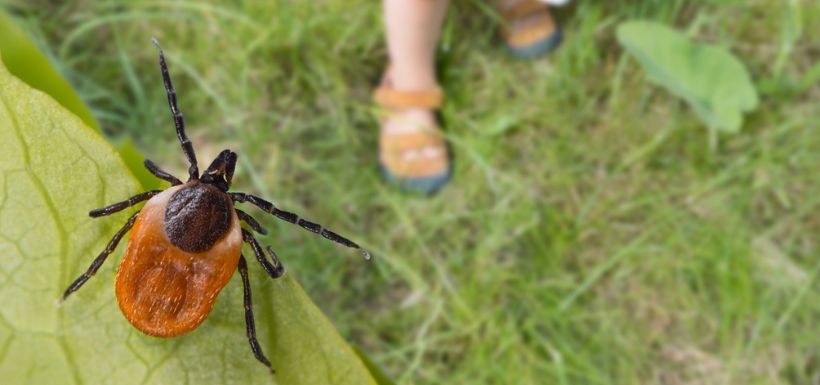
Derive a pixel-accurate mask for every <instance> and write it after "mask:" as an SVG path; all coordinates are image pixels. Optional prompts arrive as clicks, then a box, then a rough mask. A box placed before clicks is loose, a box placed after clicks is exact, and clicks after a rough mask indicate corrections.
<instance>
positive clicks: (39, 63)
mask: <svg viewBox="0 0 820 385" xmlns="http://www.w3.org/2000/svg"><path fill="white" fill-rule="evenodd" d="M0 36H2V37H3V38H2V39H0V52H2V53H3V57H2V61H3V63H4V64H5V65H6V68H7V69H8V71H9V72H10V73H11V74H12V75H14V76H15V77H17V78H18V79H20V80H22V81H23V82H25V83H26V84H28V85H29V86H31V87H33V88H36V89H38V90H40V91H43V92H45V93H47V94H48V95H50V96H51V97H52V98H54V100H56V101H57V102H58V103H60V104H61V105H62V106H63V107H65V108H66V109H68V110H69V111H71V112H72V113H74V115H76V116H78V117H79V118H80V119H82V121H83V123H85V124H86V125H87V126H89V127H92V128H94V129H95V130H97V131H101V130H100V125H99V123H98V122H97V120H96V119H94V116H93V115H92V114H91V110H90V109H89V108H88V106H86V104H85V103H84V102H83V101H82V99H80V97H79V95H77V93H76V92H74V89H73V88H72V87H71V84H69V83H68V82H67V81H66V80H65V79H64V78H63V77H62V76H61V75H60V73H59V72H57V70H55V69H54V67H53V66H52V65H51V63H50V62H49V60H48V58H46V56H45V55H43V53H42V52H40V50H39V49H37V46H36V45H35V44H34V43H33V42H32V41H31V39H29V38H28V36H26V34H25V33H23V31H22V30H21V29H20V28H19V27H18V26H17V25H16V24H15V23H14V21H13V20H12V18H11V17H9V16H8V15H7V14H6V13H5V12H3V11H2V10H0ZM117 151H118V152H119V153H120V155H122V157H123V160H125V164H126V166H128V168H129V169H130V170H131V172H132V173H134V175H135V176H136V177H137V179H138V180H139V181H140V183H142V187H143V188H145V189H146V190H150V189H154V188H157V187H159V183H158V182H157V179H156V178H154V177H153V175H151V173H149V172H148V171H147V170H146V169H145V167H143V165H142V159H141V158H142V157H141V156H139V157H137V156H136V155H137V154H139V151H137V149H136V147H134V144H133V143H132V142H131V141H130V140H128V141H124V142H123V143H121V144H119V145H117ZM137 158H139V159H137Z"/></svg>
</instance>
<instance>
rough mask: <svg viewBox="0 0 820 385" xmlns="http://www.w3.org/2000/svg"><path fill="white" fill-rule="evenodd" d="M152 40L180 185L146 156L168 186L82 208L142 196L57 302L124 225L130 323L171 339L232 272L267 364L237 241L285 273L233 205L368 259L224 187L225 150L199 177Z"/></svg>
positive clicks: (123, 289)
mask: <svg viewBox="0 0 820 385" xmlns="http://www.w3.org/2000/svg"><path fill="white" fill-rule="evenodd" d="M152 42H153V43H154V45H156V46H157V48H158V49H159V67H160V72H161V73H162V82H163V84H164V86H165V92H166V93H167V95H168V105H169V106H170V108H171V114H172V115H173V119H174V126H176V133H177V138H178V139H179V142H180V144H181V145H182V151H183V152H184V153H185V156H186V157H187V158H188V163H189V167H188V181H186V182H185V183H182V181H180V180H179V179H177V178H176V177H175V176H173V175H171V174H169V173H167V172H165V171H163V170H162V169H160V168H159V167H157V166H156V165H155V164H154V163H153V162H151V161H150V160H148V159H146V160H145V167H146V168H147V169H148V171H150V172H151V173H152V174H154V176H156V177H157V178H160V179H162V180H165V181H168V182H170V183H171V187H170V188H168V189H166V190H151V191H146V192H144V193H141V194H137V195H135V196H133V197H131V198H128V200H125V201H122V202H117V203H114V204H112V205H110V206H107V207H103V208H101V209H96V210H92V211H91V212H89V213H88V214H89V215H90V216H91V217H94V218H97V217H102V216H106V215H110V214H113V213H116V212H118V211H121V210H124V209H126V208H128V207H131V206H134V205H136V204H138V203H140V202H143V201H146V200H147V201H148V202H147V203H145V205H144V206H143V207H142V209H140V210H139V211H137V212H136V213H135V214H134V215H132V216H131V217H130V218H129V219H128V221H127V222H126V223H125V225H124V226H122V228H121V229H120V230H119V231H117V233H116V234H114V237H113V238H112V239H111V241H110V242H108V246H106V248H105V250H103V251H102V253H100V255H99V256H97V258H95V259H94V261H93V262H92V263H91V266H89V267H88V270H86V272H85V273H83V274H82V275H80V276H79V277H77V279H76V280H74V282H72V283H71V285H70V286H69V287H68V289H66V291H65V293H64V294H63V300H65V299H66V298H67V297H68V296H69V295H71V293H73V292H75V291H77V289H79V288H80V287H82V286H83V284H84V283H85V282H86V281H88V279H89V278H91V277H92V276H93V275H94V274H95V273H96V272H97V270H99V268H100V266H102V264H103V263H104V262H105V259H106V258H107V257H108V255H110V254H111V253H112V252H113V251H114V249H116V247H117V244H118V243H119V242H120V240H121V239H122V238H123V236H124V235H125V233H127V232H128V231H129V230H130V231H131V236H130V238H129V240H128V248H127V249H126V251H125V257H123V260H122V262H121V263H120V267H119V270H118V271H117V278H116V284H115V292H116V296H117V302H118V303H119V306H120V310H121V311H122V313H123V315H125V318H126V319H127V320H128V322H130V323H131V325H133V326H134V327H135V328H137V329H138V330H140V331H141V332H143V333H145V334H147V335H150V336H156V337H175V336H178V335H181V334H184V333H187V332H190V331H191V330H194V329H196V328H197V327H198V326H199V325H200V324H201V323H202V321H204V320H205V317H207V316H208V314H209V313H210V312H211V308H212V307H213V304H214V301H215V300H216V297H217V295H218V294H219V292H220V291H221V290H222V288H224V287H225V285H226V284H227V283H228V281H229V280H230V278H231V276H232V275H233V274H234V271H236V270H239V274H240V275H241V276H242V285H243V288H244V303H245V324H246V330H247V336H248V342H249V343H250V345H251V351H253V355H254V357H256V359H257V360H259V362H261V363H263V364H264V365H265V366H267V367H268V368H271V364H270V361H269V360H268V359H267V357H265V354H264V353H263V352H262V348H261V347H260V346H259V342H258V341H257V340H256V327H255V326H254V320H253V303H252V300H251V287H250V284H249V281H248V264H247V262H246V261H245V257H244V256H243V255H242V243H243V242H246V243H248V244H249V245H250V246H251V249H252V250H253V253H254V255H256V260H257V261H259V263H260V264H261V265H262V268H263V269H264V270H265V272H266V273H267V274H268V275H269V276H270V277H271V278H278V277H281V276H282V274H284V271H285V270H284V267H283V265H282V262H281V261H280V260H279V257H277V255H276V253H274V251H273V249H271V248H270V246H267V247H266V248H265V249H263V248H262V246H261V245H260V244H259V242H258V241H257V240H256V238H254V236H253V233H252V232H251V231H250V230H247V229H246V228H244V227H242V226H241V225H240V222H244V223H245V224H246V225H247V227H249V228H250V229H251V230H253V231H255V232H257V233H260V234H267V231H266V230H265V229H264V228H262V227H261V226H260V225H259V222H257V221H256V220H255V219H254V218H253V217H252V216H250V215H249V214H247V213H245V212H244V211H242V210H240V209H238V208H236V207H235V204H236V203H246V202H247V203H250V204H252V205H254V206H256V207H258V208H260V209H262V210H263V211H265V212H267V213H270V214H273V216H275V217H276V218H279V219H282V220H285V221H288V222H290V223H293V224H296V225H299V226H301V227H302V228H304V229H307V230H308V231H310V232H312V233H315V234H318V235H321V236H322V237H324V238H326V239H329V240H331V241H333V242H336V243H339V244H342V245H345V246H347V247H351V248H355V249H359V250H361V252H362V254H363V255H364V257H365V259H370V254H369V253H368V252H367V251H366V250H364V249H362V248H361V247H359V245H357V244H356V243H354V242H353V241H351V240H349V239H347V238H345V237H343V236H341V235H339V234H336V233H334V232H332V231H330V230H327V229H325V228H324V227H322V225H319V224H317V223H314V222H309V221H306V220H304V219H302V218H300V217H299V216H298V215H296V214H294V213H291V212H287V211H283V210H280V209H279V208H277V207H276V206H274V205H273V204H272V203H270V202H268V201H266V200H264V199H262V198H259V197H257V196H254V195H251V194H246V193H242V192H229V191H228V190H229V189H230V187H231V181H232V179H233V173H234V168H235V167H236V157H237V155H236V153H235V152H232V151H231V150H223V151H222V152H221V153H219V155H217V157H216V159H214V161H213V162H212V163H211V165H210V166H208V168H207V169H205V172H203V173H202V175H200V174H199V169H198V167H197V160H196V155H195V154H194V147H193V145H192V144H191V141H190V140H189V139H188V137H187V136H186V135H185V121H184V119H183V117H182V112H180V111H179V108H178V107H177V96H176V91H175V90H174V85H173V84H172V83H171V76H170V75H169V73H168V66H167V64H166V63H165V56H164V55H163V53H162V48H161V47H160V45H159V43H158V42H157V40H156V39H152ZM266 252H267V253H266ZM269 259H270V260H269ZM271 371H273V369H272V368H271Z"/></svg>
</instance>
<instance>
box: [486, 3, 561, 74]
mask: <svg viewBox="0 0 820 385" xmlns="http://www.w3.org/2000/svg"><path fill="white" fill-rule="evenodd" d="M499 12H500V13H501V17H502V18H503V19H504V25H502V27H501V35H502V36H503V37H504V41H505V43H506V45H507V49H508V50H509V51H510V53H512V54H513V55H515V56H517V57H519V58H522V59H532V58H535V57H538V56H541V55H543V54H545V53H547V52H549V51H552V50H553V49H555V47H557V46H558V44H560V43H561V35H562V34H561V29H560V28H559V27H558V25H557V24H556V23H555V19H553V17H552V14H551V13H550V11H549V7H548V6H547V5H546V4H544V3H543V2H540V1H538V0H522V1H520V2H519V3H517V4H516V5H513V6H511V7H509V8H506V9H501V10H499ZM527 19H531V20H532V23H531V24H527V25H526V26H523V27H521V28H512V24H513V23H515V22H517V21H522V20H527Z"/></svg>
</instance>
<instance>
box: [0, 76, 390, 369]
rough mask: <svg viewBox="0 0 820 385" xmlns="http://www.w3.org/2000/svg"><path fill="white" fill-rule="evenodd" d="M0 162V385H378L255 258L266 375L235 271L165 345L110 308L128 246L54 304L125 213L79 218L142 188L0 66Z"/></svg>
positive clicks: (308, 306) (114, 158)
mask: <svg viewBox="0 0 820 385" xmlns="http://www.w3.org/2000/svg"><path fill="white" fill-rule="evenodd" d="M0 154H3V156H2V157H0V173H2V178H0V303H2V306H0V383H3V384H274V383H279V384H289V385H300V384H337V385H339V384H342V385H343V384H355V385H362V384H372V385H375V384H376V382H375V380H374V379H373V378H372V376H371V375H370V374H369V372H368V370H367V368H366V367H365V365H364V364H363V363H362V361H361V360H360V359H359V358H358V357H357V355H356V353H354V351H353V350H352V349H351V348H350V346H348V345H347V344H346V343H345V342H344V341H343V340H342V338H341V337H340V336H339V335H338V333H337V332H336V330H335V329H334V328H333V325H332V324H331V323H330V321H328V320H327V319H326V318H325V317H324V316H323V315H322V313H321V311H320V310H319V309H317V308H316V306H315V305H314V304H313V303H312V302H311V301H310V299H309V298H308V297H307V295H306V294H305V293H304V291H303V290H302V289H301V288H300V287H299V285H298V284H297V283H296V282H295V281H294V280H293V279H292V277H291V276H290V275H289V274H288V275H285V276H284V277H283V278H281V279H278V280H271V279H270V278H268V277H267V276H266V275H265V274H264V273H263V272H262V270H261V269H260V268H259V267H258V265H256V264H255V263H253V258H251V259H250V260H249V261H250V262H251V278H252V284H253V288H254V303H255V305H256V307H255V310H256V321H257V328H258V331H259V337H260V342H261V343H262V347H263V349H264V351H265V352H266V353H267V355H268V357H269V358H270V359H271V361H272V362H273V366H274V368H276V370H277V374H276V376H273V375H271V374H270V372H268V371H267V369H266V368H265V367H264V366H262V365H261V364H259V363H258V362H257V361H256V360H255V359H254V358H253V355H252V354H251V351H250V347H249V346H248V342H247V340H246V337H245V323H244V312H243V307H242V288H241V281H240V280H239V277H238V274H237V275H236V276H235V277H234V279H233V280H232V281H231V282H230V283H229V284H228V286H227V287H226V288H225V290H223V291H222V293H221V294H220V297H219V299H218V300H217V303H216V305H215V306H214V311H213V312H212V313H211V315H210V316H209V318H208V319H207V320H206V321H205V322H204V323H203V324H202V325H201V326H200V327H199V328H198V329H196V330H194V331H193V332H191V333H189V334H187V335H184V336H180V337H177V338H172V339H161V338H154V337H148V336H145V335H143V334H141V333H140V332H139V331H137V330H136V329H134V328H132V327H131V326H130V324H129V323H128V322H127V321H126V320H125V318H124V317H123V316H122V314H120V312H119V308H118V306H117V304H116V300H115V298H114V283H113V280H114V274H115V272H116V268H117V266H118V263H119V260H120V258H121V257H122V249H123V248H124V247H125V242H122V243H121V244H120V247H119V250H118V251H117V252H115V253H114V254H112V255H111V256H110V257H109V260H108V261H107V262H106V263H105V264H104V265H103V267H102V269H100V271H99V272H98V273H97V275H96V276H95V277H93V278H92V279H90V280H89V281H88V282H87V283H86V285H85V286H84V287H82V288H81V289H80V290H79V291H78V292H76V293H74V294H73V295H72V296H71V297H69V298H68V300H67V301H65V302H64V303H60V302H59V300H58V299H59V298H60V295H61V292H62V290H64V289H65V287H66V286H67V285H68V284H69V283H70V282H71V281H72V280H73V279H74V278H75V277H76V276H77V275H78V274H80V273H81V272H83V271H84V270H85V269H86V268H87V267H88V265H89V264H90V262H91V260H92V259H93V258H94V257H95V256H96V255H97V254H98V253H99V252H100V251H101V250H102V249H103V248H104V246H105V244H106V243H107V242H108V240H109V239H110V237H111V236H112V235H113V234H114V232H115V231H116V229H117V228H118V227H119V226H120V225H121V224H122V223H123V222H124V221H125V219H126V218H127V217H128V216H129V215H130V214H131V213H130V212H123V213H118V214H114V215H112V216H111V217H106V218H102V219H92V218H89V217H88V211H89V209H92V208H97V207H101V206H103V205H105V204H109V203H112V202H115V201H119V200H123V199H125V198H127V197H129V196H131V195H133V194H134V193H136V192H138V191H140V186H139V184H138V183H137V181H136V180H135V179H134V178H133V177H132V176H131V174H129V173H128V172H127V168H126V166H125V164H124V163H123V161H122V160H121V158H120V156H119V155H118V154H117V153H116V152H115V151H114V150H113V149H112V148H111V147H110V146H109V144H108V143H106V142H105V141H104V140H103V139H102V138H101V137H100V136H99V134H98V133H97V132H95V131H94V130H92V129H91V128H89V127H88V126H87V125H85V124H84V123H83V121H82V120H81V119H79V118H78V117H76V116H75V115H73V114H71V113H70V112H68V111H67V110H66V109H65V108H63V107H62V106H61V105H60V104H59V103H57V102H56V101H55V100H54V99H53V98H51V97H50V96H48V95H46V94H44V93H42V92H40V91H38V90H35V89H33V88H31V87H30V86H28V85H27V84H25V83H24V82H22V81H20V80H19V79H17V78H15V77H14V76H12V75H11V74H10V73H9V72H8V70H6V68H5V67H4V66H2V65H0ZM132 212H133V211H132Z"/></svg>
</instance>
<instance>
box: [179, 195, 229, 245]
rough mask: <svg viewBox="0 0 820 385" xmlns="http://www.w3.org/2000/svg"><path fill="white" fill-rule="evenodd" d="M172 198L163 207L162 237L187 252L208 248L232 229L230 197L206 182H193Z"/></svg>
mask: <svg viewBox="0 0 820 385" xmlns="http://www.w3.org/2000/svg"><path fill="white" fill-rule="evenodd" d="M186 185H187V186H185V187H183V188H182V189H180V190H179V191H177V192H176V193H174V195H173V196H172V197H171V200H170V201H168V206H166V208H165V234H166V235H167V236H168V240H170V241H171V243H172V244H173V245H174V246H176V247H178V248H180V249H181V250H183V251H187V252H189V253H201V252H204V251H207V250H210V248H211V247H212V246H213V245H214V244H215V243H216V242H217V241H218V240H220V239H222V237H223V236H224V235H225V233H226V232H227V231H228V229H229V228H230V226H231V211H230V210H231V206H233V204H232V203H231V198H230V197H229V196H228V194H225V193H224V192H222V191H220V190H219V189H218V188H216V187H214V186H213V185H211V184H208V183H202V182H200V181H198V180H193V181H190V182H188V183H186Z"/></svg>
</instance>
